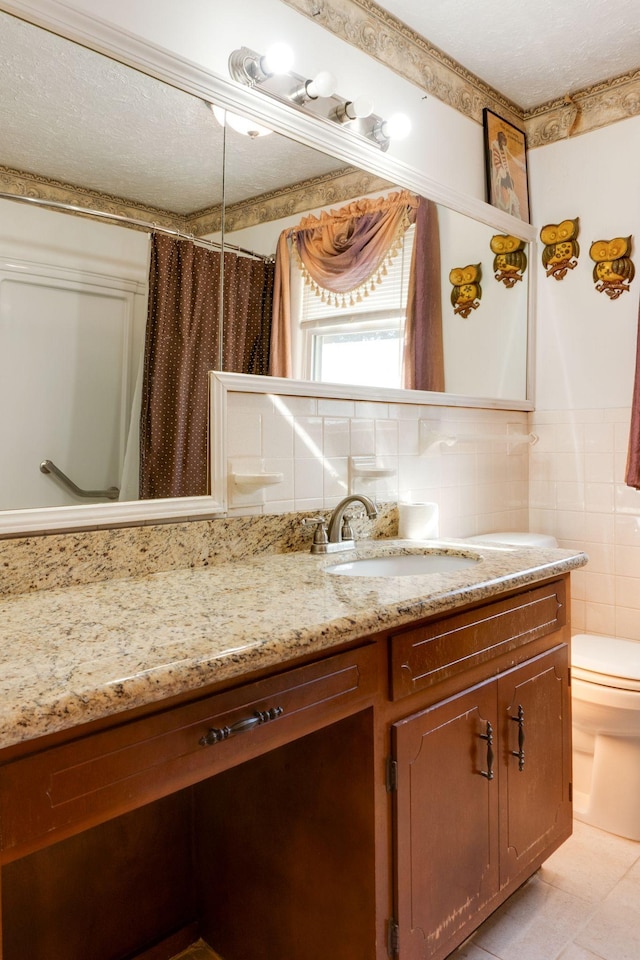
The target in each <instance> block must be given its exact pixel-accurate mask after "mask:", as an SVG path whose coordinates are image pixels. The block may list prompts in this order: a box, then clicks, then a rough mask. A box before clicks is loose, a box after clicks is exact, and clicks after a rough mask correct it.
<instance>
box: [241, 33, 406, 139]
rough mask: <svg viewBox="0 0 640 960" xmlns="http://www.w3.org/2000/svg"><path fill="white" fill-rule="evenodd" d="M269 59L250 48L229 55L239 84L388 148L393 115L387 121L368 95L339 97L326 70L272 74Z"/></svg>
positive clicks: (403, 132) (399, 135) (402, 131)
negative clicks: (306, 74) (308, 73)
mask: <svg viewBox="0 0 640 960" xmlns="http://www.w3.org/2000/svg"><path fill="white" fill-rule="evenodd" d="M269 62H270V58H269V55H268V54H265V55H264V56H261V55H260V54H259V53H256V52H255V51H254V50H250V49H249V48H248V47H240V48H239V49H238V50H234V51H233V53H232V54H231V56H230V57H229V73H230V74H231V77H232V78H233V79H234V80H236V81H237V82H238V83H243V84H244V85H245V86H249V87H254V88H257V87H259V88H260V90H261V91H262V92H263V93H266V94H267V95H268V96H270V97H274V98H275V99H277V100H280V101H282V102H284V103H289V104H290V105H291V106H292V107H294V108H296V109H299V110H304V111H305V112H306V113H310V114H312V115H313V116H316V117H322V118H323V119H324V120H330V121H333V122H334V123H338V124H342V125H344V126H345V127H347V128H348V129H349V130H351V131H352V132H353V133H356V134H357V135H358V136H360V137H363V138H364V139H365V140H368V141H369V142H370V143H373V144H375V146H377V147H379V148H380V150H383V151H384V150H387V149H388V147H389V144H390V142H391V138H392V132H393V123H392V122H391V121H392V120H393V119H394V118H390V120H384V119H383V118H382V117H379V116H377V115H376V114H375V113H373V103H372V102H371V101H370V100H369V98H368V97H358V98H356V99H354V100H345V99H344V98H343V97H339V96H337V95H336V94H335V93H334V92H333V89H334V87H335V80H334V78H333V76H332V75H331V74H329V73H327V72H326V71H321V72H320V73H319V74H318V75H317V76H316V77H314V78H312V79H308V78H306V77H302V76H300V75H299V74H297V73H294V72H293V71H292V70H286V71H283V72H277V73H276V72H273V73H271V72H269V69H270V68H269V66H268V64H269ZM397 116H398V117H399V116H400V115H397ZM404 120H405V124H404V129H402V124H400V125H399V126H396V129H397V130H398V133H397V135H396V136H397V138H398V139H400V138H401V137H402V136H403V135H404V136H406V135H407V133H408V132H409V129H410V126H411V124H410V121H409V119H408V118H406V117H405V118H404Z"/></svg>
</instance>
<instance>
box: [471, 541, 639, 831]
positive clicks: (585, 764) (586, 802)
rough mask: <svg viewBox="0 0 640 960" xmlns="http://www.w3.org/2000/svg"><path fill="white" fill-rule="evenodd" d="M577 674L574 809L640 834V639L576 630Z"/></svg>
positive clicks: (604, 826)
mask: <svg viewBox="0 0 640 960" xmlns="http://www.w3.org/2000/svg"><path fill="white" fill-rule="evenodd" d="M468 539H469V540H472V541H474V540H476V541H479V540H486V541H493V542H494V543H503V544H505V545H506V544H509V545H511V546H531V547H534V546H535V547H557V546H558V543H557V541H556V540H555V538H554V537H550V536H547V535H546V534H536V533H534V534H528V533H491V534H485V535H484V536H478V537H469V538H468ZM571 676H572V680H571V690H572V708H573V710H572V713H573V813H574V816H575V817H576V818H577V819H578V820H583V821H584V822H585V823H590V824H592V825H593V826H594V827H599V828H600V829H601V830H607V831H608V832H609V833H616V834H618V835H619V836H621V837H628V838H629V839H630V840H640V642H637V641H635V640H623V639H622V638H620V637H605V636H596V635H594V634H584V633H583V634H577V635H576V636H574V637H573V639H572V641H571Z"/></svg>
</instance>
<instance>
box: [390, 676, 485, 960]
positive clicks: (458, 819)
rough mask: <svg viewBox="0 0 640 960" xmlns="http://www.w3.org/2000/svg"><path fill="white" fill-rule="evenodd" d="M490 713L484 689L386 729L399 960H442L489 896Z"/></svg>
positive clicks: (455, 698)
mask: <svg viewBox="0 0 640 960" xmlns="http://www.w3.org/2000/svg"><path fill="white" fill-rule="evenodd" d="M495 704H496V689H495V681H490V682H488V683H485V684H480V685H479V686H478V687H475V688H472V689H471V690H469V691H468V692H465V693H464V694H461V695H459V696H457V697H453V698H451V699H450V700H446V701H443V702H442V703H440V704H437V705H436V706H434V707H431V708H429V709H427V710H424V711H422V712H421V713H418V714H414V715H413V716H411V717H408V718H407V719H405V720H402V721H400V722H398V723H396V724H394V725H393V727H392V747H393V753H394V756H395V758H396V760H397V763H398V789H397V795H396V851H397V878H396V882H397V919H398V924H399V931H400V943H401V948H400V949H401V956H402V958H403V960H414V958H415V960H418V958H425V957H444V956H446V955H447V954H448V953H449V952H450V950H451V949H453V946H455V945H456V944H457V943H458V942H459V941H460V939H461V937H460V931H461V930H462V929H463V928H464V927H465V925H466V924H467V923H468V922H469V919H470V918H471V917H473V915H474V914H475V913H476V911H477V910H479V909H480V908H481V907H482V906H483V904H485V903H486V902H487V901H488V900H489V899H490V898H491V896H492V895H493V894H494V893H495V890H496V887H497V883H498V859H499V854H498V824H497V816H496V813H497V789H498V786H497V782H496V781H495V780H493V779H492V780H490V779H488V778H487V777H486V776H483V772H484V773H485V774H486V773H487V772H488V769H487V760H488V752H489V746H490V744H489V743H488V742H487V740H486V739H483V737H486V734H487V724H488V723H490V724H491V727H492V729H493V735H494V737H495V731H496V707H495ZM491 748H492V749H493V751H494V752H495V751H496V749H497V743H496V742H495V740H494V742H493V744H491ZM496 760H497V754H496ZM494 767H495V761H494ZM452 941H453V942H452ZM450 944H451V945H450Z"/></svg>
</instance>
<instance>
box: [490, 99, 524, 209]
mask: <svg viewBox="0 0 640 960" xmlns="http://www.w3.org/2000/svg"><path fill="white" fill-rule="evenodd" d="M482 119H483V123H484V152H485V163H486V172H487V199H488V201H489V203H490V204H492V205H493V206H494V207H498V209H500V210H504V211H505V212H506V213H510V214H512V215H513V216H514V217H518V219H519V220H526V221H527V223H528V222H529V186H528V183H527V144H526V139H525V135H524V133H523V131H522V130H518V128H517V127H514V126H513V125H512V124H511V123H509V122H508V121H507V120H503V119H502V117H499V116H498V115H497V114H496V113H494V112H493V111H492V110H489V109H488V108H487V107H485V108H484V110H483V112H482Z"/></svg>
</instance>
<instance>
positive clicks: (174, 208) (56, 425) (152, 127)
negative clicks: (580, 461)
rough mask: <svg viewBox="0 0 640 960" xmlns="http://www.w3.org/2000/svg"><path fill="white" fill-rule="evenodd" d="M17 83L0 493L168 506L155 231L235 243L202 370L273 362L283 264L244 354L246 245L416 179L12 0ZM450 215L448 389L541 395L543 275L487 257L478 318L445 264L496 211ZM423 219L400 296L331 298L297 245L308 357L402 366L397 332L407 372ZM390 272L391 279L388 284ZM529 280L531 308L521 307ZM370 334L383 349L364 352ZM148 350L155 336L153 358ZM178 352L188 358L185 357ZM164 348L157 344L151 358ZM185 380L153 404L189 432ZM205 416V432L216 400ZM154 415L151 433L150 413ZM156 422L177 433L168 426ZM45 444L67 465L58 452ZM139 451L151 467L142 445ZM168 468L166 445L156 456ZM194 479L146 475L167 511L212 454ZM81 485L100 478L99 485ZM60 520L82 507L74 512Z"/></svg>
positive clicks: (209, 244) (192, 508) (8, 103)
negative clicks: (264, 130) (283, 129)
mask: <svg viewBox="0 0 640 960" xmlns="http://www.w3.org/2000/svg"><path fill="white" fill-rule="evenodd" d="M0 97H1V102H2V110H1V111H0V399H1V400H2V410H3V415H2V417H0V444H1V445H2V450H3V461H4V462H3V470H2V472H1V475H0V512H1V511H8V512H11V511H14V512H15V511H20V510H30V509H32V508H39V507H45V508H50V507H53V508H55V507H58V506H66V507H69V508H72V509H75V508H78V507H79V506H80V505H81V504H85V503H87V502H92V501H93V502H97V503H100V504H104V505H105V510H106V509H108V510H109V511H116V512H115V513H114V514H113V515H114V516H116V517H117V518H118V519H117V522H125V521H128V520H131V519H134V518H137V517H143V516H145V517H153V516H158V515H159V514H157V513H153V512H147V513H145V512H144V504H138V503H136V502H135V501H136V499H137V498H138V497H139V496H140V452H139V451H140V437H139V424H140V420H141V418H140V410H141V409H142V410H143V412H144V410H148V411H150V413H151V414H157V410H156V405H155V399H154V395H153V391H152V390H150V389H148V384H147V389H146V392H145V374H144V369H145V368H144V357H145V341H146V343H147V345H148V344H149V342H150V338H149V337H148V336H146V330H147V320H148V301H149V289H150V283H151V286H152V289H153V279H152V270H151V266H152V263H153V256H152V241H151V235H152V234H158V235H159V236H160V237H161V242H160V246H165V247H166V246H167V243H165V242H164V241H167V240H170V241H171V244H172V247H173V249H174V251H176V250H184V249H188V250H189V251H193V249H196V250H197V251H202V252H203V253H207V254H209V253H215V251H216V249H219V248H220V244H221V243H223V245H224V250H225V254H224V257H223V258H222V257H220V256H219V255H217V254H216V256H217V257H218V259H217V260H216V259H215V258H214V257H212V258H211V260H212V263H214V264H217V265H218V266H217V267H214V270H215V269H218V268H219V272H218V273H217V274H216V277H215V281H214V280H211V283H210V286H209V288H208V289H209V293H208V296H207V299H208V301H209V307H208V309H209V314H210V316H211V317H212V318H213V319H212V320H211V321H210V322H211V324H212V329H213V331H214V332H213V334H212V336H211V337H210V338H209V340H210V342H209V346H208V349H209V351H210V353H209V356H208V359H206V358H205V359H204V360H202V363H201V366H202V369H203V371H205V372H206V370H207V369H211V368H217V369H222V370H228V371H236V370H242V371H247V372H263V366H260V364H263V365H264V364H265V363H266V362H267V360H266V359H265V354H266V353H268V349H267V350H266V351H265V350H264V349H263V350H262V355H261V356H260V350H259V349H258V347H259V346H260V343H262V347H263V348H264V346H265V345H266V344H268V343H269V339H270V334H269V329H268V321H269V317H270V294H269V293H268V284H267V285H266V288H263V292H262V293H261V294H260V296H261V298H262V300H263V301H264V302H263V303H262V306H261V311H259V315H260V316H261V317H263V318H264V323H263V322H262V321H260V324H262V325H260V324H259V325H258V331H257V333H256V334H255V336H254V340H253V341H251V344H250V347H249V349H248V350H247V349H244V348H243V351H242V360H241V361H238V359H237V355H238V330H239V322H238V317H239V316H240V314H238V311H237V301H238V298H239V293H238V289H239V288H238V287H236V286H234V285H233V284H232V283H231V280H232V277H233V274H234V273H235V272H236V270H238V272H242V270H247V269H248V268H247V267H246V261H247V260H249V261H251V262H252V263H258V264H259V265H262V264H265V263H267V264H268V263H269V262H270V261H271V260H272V258H273V257H274V254H275V253H276V249H277V244H278V237H279V236H280V235H281V233H282V231H283V230H285V229H290V228H292V227H296V226H297V225H299V224H300V221H301V219H302V218H303V217H305V216H310V215H312V216H318V215H320V213H321V212H322V211H323V210H331V209H339V208H340V207H343V206H345V205H347V204H349V203H353V202H355V201H357V200H359V199H361V200H366V201H367V202H371V201H375V200H376V199H379V198H380V197H384V196H387V195H389V194H390V193H398V192H399V191H400V190H402V189H404V188H406V187H407V186H410V184H406V183H403V184H401V185H397V184H395V183H393V182H391V181H390V180H382V179H380V178H379V177H377V176H375V175H373V174H371V173H368V172H366V171H363V170H358V169H354V168H353V167H348V166H346V165H345V162H344V161H343V160H339V159H336V158H334V157H331V156H329V155H327V154H326V153H324V152H322V151H321V150H318V149H311V148H310V147H308V146H306V145H304V144H302V143H297V142H294V141H293V140H291V139H288V138H287V137H284V136H281V135H280V134H277V133H273V134H271V135H269V136H261V137H257V138H253V137H246V136H242V135H240V134H238V133H237V132H236V131H235V130H230V129H229V128H224V127H223V126H222V125H221V123H220V122H219V121H218V120H216V119H215V117H214V114H213V112H212V110H211V109H210V104H209V103H208V102H205V101H204V100H202V99H200V98H199V97H195V96H192V95H190V94H187V93H185V92H184V91H182V90H180V89H178V88H176V87H174V86H172V85H169V84H166V83H162V82H160V81H158V80H156V79H154V78H152V77H150V76H147V75H146V74H143V73H140V72H138V71H137V70H133V69H131V68H129V67H126V66H124V65H122V64H120V63H118V62H116V61H114V60H111V59H109V58H108V57H106V56H103V55H100V54H97V53H95V52H93V51H91V50H90V49H87V48H85V47H81V46H79V45H77V44H74V43H72V42H71V41H68V40H66V39H64V38H62V37H59V36H57V35H55V34H53V33H49V32H48V31H45V30H41V29H40V28H38V27H36V26H34V25H31V24H29V23H26V22H24V21H22V20H19V19H17V18H14V17H12V16H10V15H8V14H5V13H1V12H0ZM225 140H226V143H227V146H226V152H227V159H228V162H227V169H226V171H224V170H223V162H222V157H223V149H224V145H225ZM223 174H224V176H223ZM223 183H224V189H225V198H224V199H225V202H224V204H223V196H222V187H223ZM18 197H19V198H21V200H20V201H19V200H18V199H17V198H18ZM25 200H30V201H34V202H24V201H25ZM38 201H40V203H42V202H44V205H38ZM437 220H438V229H439V235H440V259H441V266H442V276H441V281H440V286H441V290H440V300H441V303H442V340H443V345H444V389H445V390H446V392H447V393H448V394H450V395H454V396H462V397H474V398H485V397H486V398H489V399H488V405H491V402H492V400H495V399H496V398H498V400H499V399H500V398H506V400H508V401H513V400H516V401H518V400H520V399H524V398H525V396H526V393H525V386H524V375H523V371H524V367H525V365H526V362H525V355H526V308H525V304H526V293H525V287H526V279H525V282H523V283H522V284H521V285H520V289H518V290H516V291H508V292H507V291H505V289H504V287H502V286H499V285H498V284H495V285H494V284H492V281H491V279H490V271H489V270H488V269H487V270H485V274H484V277H485V279H484V281H483V297H482V302H481V306H480V308H479V309H478V310H477V311H475V313H474V314H473V315H472V316H470V317H469V318H468V320H467V321H464V322H463V321H462V320H461V319H460V317H458V316H455V315H453V311H452V309H451V308H450V306H449V299H448V297H449V293H450V290H449V288H448V286H447V275H448V272H449V270H450V268H451V267H452V266H453V265H458V264H463V263H472V262H478V261H479V260H481V259H483V258H484V259H485V262H486V260H487V255H486V253H478V247H479V246H482V247H483V249H484V248H486V247H487V246H488V238H489V236H490V235H491V233H492V232H493V231H492V230H491V229H490V228H489V227H486V226H483V225H481V224H478V223H475V222H474V221H472V220H470V219H469V218H467V217H463V216H461V215H459V214H455V213H453V212H452V211H450V210H447V209H446V208H444V207H439V209H438V211H437ZM223 225H224V230H223ZM413 233H415V230H413V231H412V230H408V231H406V232H405V233H404V234H403V243H402V244H401V245H400V246H399V249H398V252H397V255H396V256H395V257H393V258H392V261H393V262H392V263H389V264H387V272H388V273H389V274H390V275H391V274H393V276H394V277H395V278H396V281H397V285H398V286H399V298H396V299H394V297H395V293H396V291H395V288H394V292H393V297H391V298H390V300H389V301H388V302H386V301H385V302H384V303H383V304H376V305H374V307H373V308H371V309H370V304H371V303H372V299H371V298H370V296H369V297H367V298H363V299H365V300H366V301H367V303H366V304H365V307H366V308H367V309H365V310H364V311H362V313H357V314H356V315H355V316H354V317H353V319H349V317H350V316H351V313H355V311H351V304H349V310H348V311H346V314H347V316H345V311H344V310H343V311H342V313H341V312H340V311H338V313H336V312H333V313H328V312H327V313H325V312H324V305H322V300H321V298H319V297H316V295H315V294H313V292H312V291H311V290H310V285H309V284H305V283H304V282H303V280H302V275H301V273H300V271H299V270H298V267H297V261H296V263H295V264H292V267H291V273H290V278H291V284H290V288H291V294H292V303H293V305H294V307H295V310H294V316H295V325H292V329H291V335H292V343H293V347H294V349H293V352H292V363H293V364H294V367H293V368H292V374H293V375H295V376H298V377H304V378H311V377H314V376H320V377H322V378H323V379H325V380H326V379H329V380H331V381H333V382H335V381H337V380H338V381H340V380H344V381H345V382H348V381H349V379H350V378H351V377H353V379H354V381H355V380H357V379H358V377H357V376H356V375H355V373H354V371H362V370H363V369H373V363H374V361H373V358H372V357H373V354H374V353H375V352H376V350H377V351H378V353H379V354H380V353H381V354H382V357H383V360H382V364H381V367H382V369H383V370H384V373H385V376H387V375H388V373H389V369H390V368H391V364H390V363H389V362H388V359H389V356H390V351H391V347H393V350H394V351H395V357H396V362H395V372H394V374H393V375H394V376H395V377H396V378H398V377H400V373H399V369H400V366H401V363H400V358H401V357H402V356H403V354H404V353H406V352H407V350H405V349H404V347H403V339H404V338H405V330H404V329H403V324H404V322H405V320H404V318H405V315H406V298H407V292H408V289H409V286H410V285H409V279H410V263H411V246H410V244H411V242H412V239H413V237H412V234H413ZM162 238H164V239H162ZM176 238H177V239H176ZM180 238H182V239H180ZM194 238H196V239H195V241H194ZM414 249H415V243H414ZM198 255H200V254H198ZM423 259H424V258H423ZM432 260H433V257H431V256H430V257H429V262H431V261H432ZM421 262H422V261H421ZM239 264H240V265H241V267H240V268H239V267H238V265H239ZM294 267H295V269H296V270H298V273H297V274H296V273H295V272H294ZM390 268H393V269H391V270H390ZM398 269H399V270H400V274H399V276H400V279H399V280H398ZM394 271H395V273H394ZM221 280H222V282H220V281H221ZM376 287H377V288H379V289H383V288H384V290H385V294H386V293H387V292H388V289H389V284H388V283H387V286H386V287H385V286H384V284H383V283H381V284H377V285H376ZM265 289H266V290H267V292H266V293H265V292H264V290H265ZM505 293H508V294H509V297H510V299H509V306H508V307H507V299H506V297H505ZM151 299H152V300H153V299H154V298H153V296H152V298H151ZM303 300H304V301H305V302H304V304H303ZM516 300H519V302H520V308H519V310H518V309H513V307H514V304H515V302H516ZM220 307H222V308H223V309H222V310H221V309H220ZM305 311H306V312H305ZM364 314H366V316H364ZM187 316H188V317H190V316H191V314H190V313H187ZM224 325H226V327H225V329H226V328H230V329H231V330H232V335H231V336H227V335H226V334H225V329H223V326H224ZM507 348H508V349H507ZM365 349H366V350H370V351H372V353H371V359H370V358H369V355H367V359H366V360H364V361H363V351H364V350H365ZM151 355H152V351H151V352H150V351H149V350H148V351H147V361H149V357H150V356H151ZM345 356H346V362H345V359H344V358H345ZM164 360H166V361H169V362H168V363H167V365H166V369H167V370H173V374H172V375H174V374H175V369H174V368H172V367H171V363H170V357H165V358H164ZM336 363H339V364H340V367H336ZM148 367H149V362H147V373H148ZM345 367H346V370H345ZM381 367H380V366H379V367H378V369H379V370H380V369H381ZM381 375H382V374H380V376H381ZM168 376H169V374H168V373H167V377H168ZM370 379H371V381H372V382H373V384H374V385H375V386H379V385H380V384H381V383H382V382H383V381H382V380H381V379H380V378H379V376H378V373H376V374H375V376H373V377H372V378H370ZM200 382H201V383H202V382H206V377H204V376H203V377H202V378H201V380H200ZM393 382H395V381H393ZM399 382H403V381H402V380H400V381H399ZM439 389H440V388H439ZM168 392H169V393H171V392H172V391H171V390H169V391H168ZM181 396H182V399H180V400H179V401H177V402H178V411H179V412H178V414H176V413H175V408H174V412H173V413H171V414H169V413H162V412H161V413H160V414H159V415H158V416H156V421H157V420H158V417H159V419H160V421H164V422H166V423H171V424H172V426H173V428H177V429H174V433H176V432H177V433H180V432H181V431H183V428H185V429H184V431H183V432H186V433H189V431H191V430H192V428H193V425H194V423H195V421H196V418H195V417H194V416H193V411H192V405H193V401H192V396H193V395H192V393H191V392H190V391H189V389H187V390H186V392H184V393H183V394H182V395H181ZM454 402H455V400H454ZM479 402H480V403H481V402H482V399H480V400H479ZM145 403H146V404H147V406H146V407H145ZM7 411H11V416H7ZM150 423H151V421H149V422H148V423H147V427H149V431H150V433H151V434H152V435H153V436H156V434H157V431H155V429H154V426H153V424H151V426H149V424H150ZM143 424H144V417H143ZM197 430H198V434H199V437H200V439H199V441H198V442H199V443H200V445H201V446H202V445H203V444H206V440H207V421H206V414H203V415H202V417H201V418H200V421H199V424H198V426H197ZM142 433H143V436H142V442H143V448H144V427H143V431H142ZM157 435H158V436H159V438H160V439H159V440H158V444H159V446H160V449H161V450H162V449H163V448H164V446H165V436H164V434H162V432H160V433H159V434H157ZM203 438H204V439H203ZM186 457H187V459H189V460H190V459H191V454H188V455H186ZM161 459H162V458H161ZM173 459H174V461H175V460H179V459H180V458H179V457H177V456H174V457H173ZM183 459H184V456H183ZM44 461H51V462H52V463H53V464H54V465H55V467H57V468H58V470H57V471H55V470H49V471H48V472H44V471H43V470H42V469H41V464H42V463H43V462H44ZM142 461H143V468H144V466H145V463H144V461H145V457H144V455H143V457H142ZM163 469H164V468H163V467H162V465H160V466H159V467H158V468H157V471H156V472H162V470H163ZM61 473H62V474H64V475H66V476H67V477H68V478H69V479H70V480H71V481H72V484H73V486H69V485H68V484H66V483H65V482H64V480H62V479H61V477H60V474H61ZM181 482H182V481H180V483H181ZM180 483H178V485H174V483H173V479H171V480H168V481H167V482H165V478H162V481H161V483H160V484H151V485H150V486H148V487H143V496H144V497H150V498H163V499H164V498H171V499H170V500H166V501H165V502H166V504H167V507H166V509H167V513H166V514H162V515H166V516H169V515H174V516H175V515H180V514H178V513H176V512H175V511H174V512H173V513H172V510H174V507H173V506H171V505H173V504H174V500H173V498H175V497H182V496H186V497H192V498H197V497H200V496H201V495H202V494H206V493H207V492H208V490H207V476H206V466H203V467H202V468H201V469H200V473H199V477H198V479H197V482H196V483H195V484H193V485H192V484H191V480H188V482H187V483H186V484H185V485H182V486H180ZM113 488H117V489H118V491H119V493H118V498H119V499H118V503H113V502H111V500H107V499H106V498H102V497H96V496H95V494H96V492H97V493H103V492H107V493H108V494H109V497H111V496H112V495H113ZM78 489H79V490H80V491H89V492H90V493H92V494H93V496H91V497H89V498H88V500H87V499H86V498H84V497H82V496H80V495H79V494H78ZM132 501H133V502H132ZM128 502H130V505H131V507H132V508H134V509H133V510H131V511H128V510H127V503H128ZM175 503H176V504H177V505H178V507H179V509H180V510H184V513H185V515H186V514H187V513H189V514H191V515H193V514H194V513H195V512H196V511H200V512H203V513H206V512H210V511H211V510H212V509H215V504H213V503H212V501H211V500H210V498H207V497H204V498H203V502H202V503H197V504H196V503H195V502H194V503H193V504H191V505H189V506H187V505H185V506H184V507H183V506H182V504H183V503H184V501H175ZM119 504H121V505H122V507H120V506H119ZM163 509H164V508H163ZM54 515H55V516H58V514H57V513H56V511H55V510H54V511H53V513H52V514H51V516H52V517H53V516H54ZM96 515H97V514H96ZM70 516H71V514H70V513H69V512H67V514H66V517H67V518H69V517H70ZM85 516H86V515H85ZM92 516H93V515H92ZM100 516H101V522H104V521H103V520H102V515H100ZM74 517H76V515H75V514H74ZM45 520H46V522H45ZM45 520H43V518H42V517H40V525H36V529H50V528H55V526H56V521H55V520H54V519H51V520H49V518H45ZM76 522H77V523H79V524H81V522H82V518H79V519H78V517H76V519H74V521H73V523H76ZM57 525H58V526H64V525H65V517H63V516H62V514H60V515H59V520H58V522H57ZM9 528H10V529H24V527H21V526H20V527H13V526H10V527H9Z"/></svg>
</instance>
